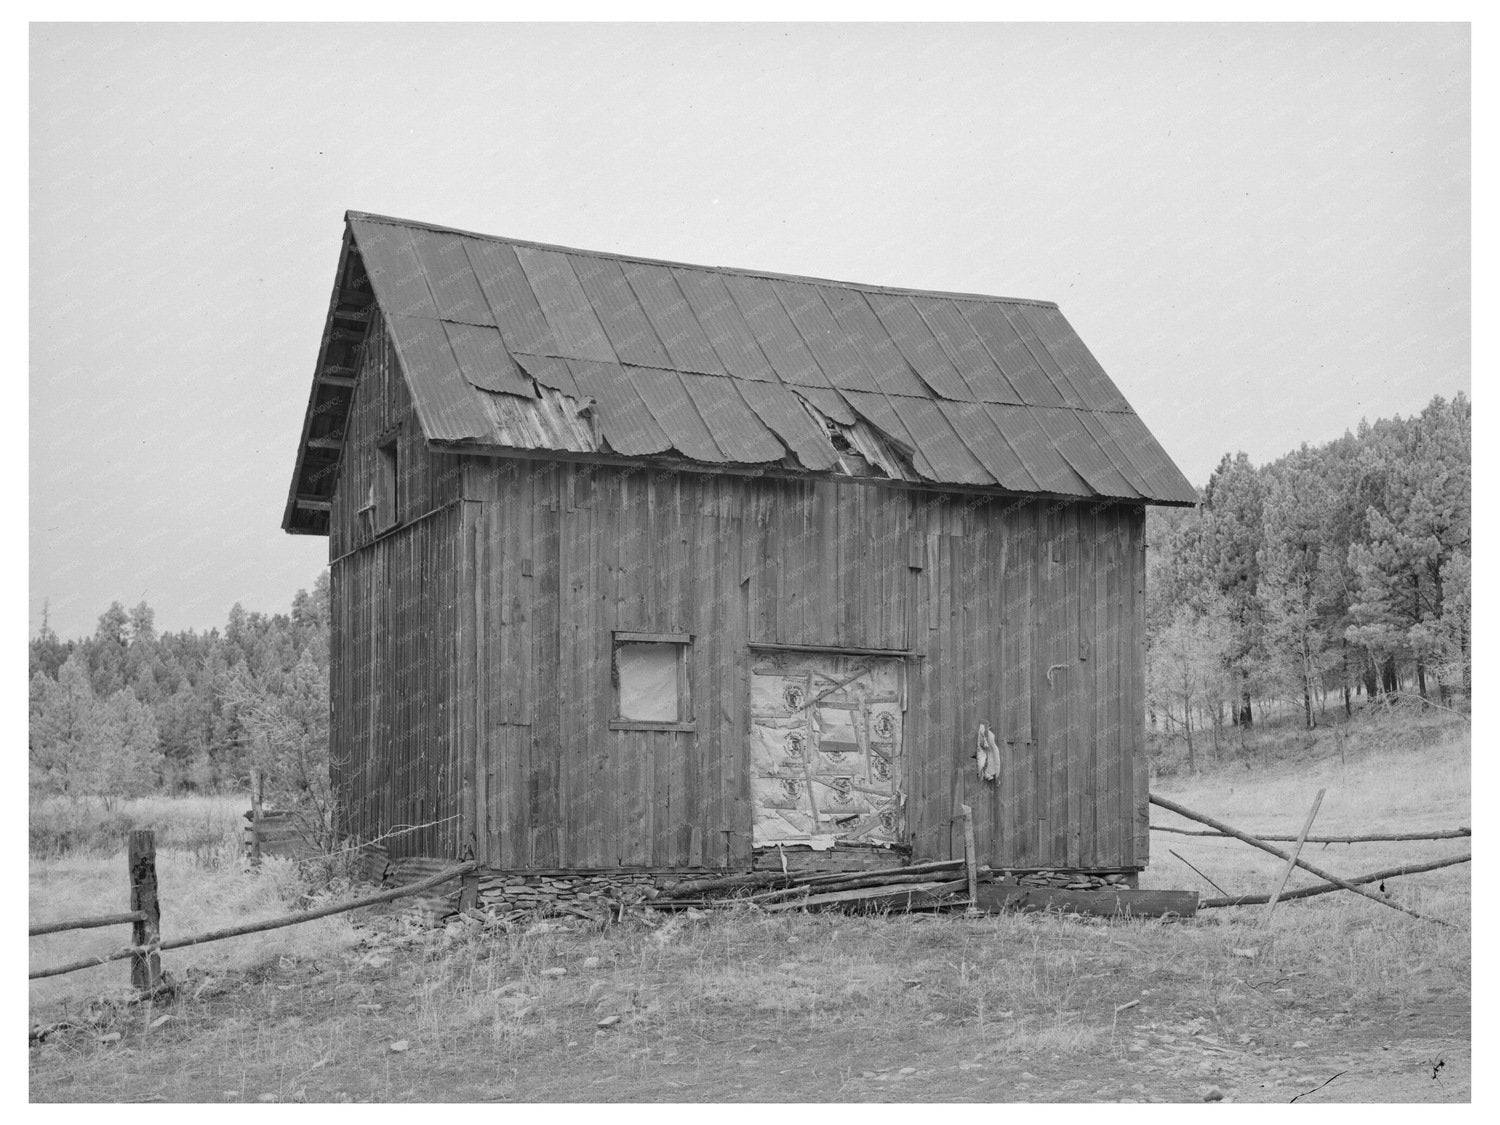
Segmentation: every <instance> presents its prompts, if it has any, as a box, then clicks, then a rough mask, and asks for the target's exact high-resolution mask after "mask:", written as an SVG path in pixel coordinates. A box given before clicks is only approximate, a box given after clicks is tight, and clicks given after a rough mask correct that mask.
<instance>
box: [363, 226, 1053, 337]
mask: <svg viewBox="0 0 1500 1125" xmlns="http://www.w3.org/2000/svg"><path fill="white" fill-rule="evenodd" d="M355 221H359V222H370V223H382V224H385V225H387V226H399V227H413V228H416V229H418V230H426V231H432V232H434V233H437V234H456V235H459V236H461V237H463V238H477V239H480V240H481V241H484V242H503V243H505V244H507V245H509V246H526V247H529V248H532V249H535V250H554V251H557V252H558V253H562V254H581V255H583V256H584V257H588V258H604V259H608V260H609V261H615V262H638V263H640V264H641V265H646V266H668V267H671V268H674V269H687V270H702V271H703V272H705V273H716V274H730V275H733V276H735V277H760V278H765V279H767V280H769V281H792V282H802V283H803V284H807V285H832V286H834V287H836V288H839V289H853V290H857V291H859V292H862V293H895V294H900V295H903V296H910V297H940V298H943V299H944V300H956V301H982V302H986V303H989V304H1004V305H1030V306H1033V307H1036V308H1043V309H1058V304H1057V302H1056V301H1043V300H1040V299H1037V298H1033V297H999V296H995V295H993V294H989V293H949V292H946V291H944V290H940V289H912V288H908V287H905V286H899V285H875V284H873V283H870V282H863V281H839V280H837V279H835V278H830V277H810V276H807V275H804V274H794V273H774V272H772V271H770V270H760V269H739V268H737V267H734V266H705V265H703V264H701V263H698V262H674V261H670V260H668V259H666V258H644V257H641V256H640V255H639V254H622V253H614V252H611V251H608V250H585V249H582V248H580V247H577V246H560V245H557V244H556V243H550V242H533V241H532V240H530V239H525V238H509V237H507V236H505V235H499V234H483V233H481V232H479V231H472V230H460V229H459V228H458V227H445V226H440V225H438V224H437V223H425V222H422V221H420V220H417V219H401V218H397V217H395V216H393V215H376V214H373V213H371V212H369V211H345V212H344V222H345V223H352V222H355ZM1058 311H1059V312H1060V311H1061V309H1058Z"/></svg>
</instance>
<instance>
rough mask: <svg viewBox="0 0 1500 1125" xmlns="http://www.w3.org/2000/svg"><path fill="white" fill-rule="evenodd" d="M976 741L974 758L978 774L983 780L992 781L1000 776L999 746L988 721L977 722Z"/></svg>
mask: <svg viewBox="0 0 1500 1125" xmlns="http://www.w3.org/2000/svg"><path fill="white" fill-rule="evenodd" d="M978 743H979V745H978V748H977V749H976V750H975V751H974V760H975V761H976V762H977V763H978V764H979V776H980V777H981V778H983V779H984V780H985V781H994V780H995V779H996V778H997V777H999V776H1000V746H999V744H998V743H997V742H996V741H995V732H994V731H992V730H990V728H989V724H988V723H980V724H979V739H978Z"/></svg>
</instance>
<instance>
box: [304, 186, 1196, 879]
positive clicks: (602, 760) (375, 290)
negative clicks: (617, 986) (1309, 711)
mask: <svg viewBox="0 0 1500 1125" xmlns="http://www.w3.org/2000/svg"><path fill="white" fill-rule="evenodd" d="M1193 501H1194V493H1193V490H1192V488H1191V487H1190V485H1189V484H1188V482H1187V481H1186V480H1185V479H1184V478H1183V476H1182V474H1181V473H1180V472H1179V471H1178V470H1177V468H1176V467H1175V466H1174V465H1173V464H1172V462H1171V460H1170V459H1169V458H1168V457H1167V455H1166V454H1165V453H1164V452H1163V450H1162V448H1161V446H1160V445H1159V444H1158V443H1157V442H1156V440H1155V439H1154V438H1153V437H1152V435H1151V434H1150V433H1149V432H1148V431H1147V429H1146V427H1145V426H1144V425H1143V424H1142V422H1141V421H1140V419H1139V418H1138V417H1137V416H1136V415H1135V414H1134V412H1133V411H1132V410H1131V408H1130V405H1129V403H1127V402H1126V401H1125V398H1124V397H1123V396H1122V395H1121V394H1120V392H1119V390H1118V389H1117V388H1116V387H1115V385H1114V384H1113V383H1112V382H1111V381H1110V379H1109V377H1108V376H1107V375H1106V374H1105V373H1104V371H1103V370H1102V369H1101V368H1100V366H1099V364H1098V363H1097V362H1096V361H1095V359H1094V357H1093V356H1092V355H1091V354H1090V353H1089V351H1088V349H1087V348H1085V347H1084V345H1083V343H1082V342H1081V341H1080V340H1079V338H1078V336H1077V335H1076V334H1075V333H1074V331H1073V329H1072V328H1071V327H1070V326H1069V324H1068V322H1067V321H1066V320H1064V319H1063V316H1062V314H1061V313H1060V312H1059V311H1058V309H1057V306H1056V305H1054V304H1052V303H1050V302H1046V301H1030V300H1012V299H1006V298H998V297H984V296H975V295H971V294H957V293H935V292H919V291H914V290H906V289H894V288H889V287H885V286H875V285H859V284H852V283H847V282H836V281H824V280H818V279H813V278H803V277H788V276H781V275H775V274H768V273H761V272H756V271H753V270H731V269H719V268H708V267H703V266H691V265H680V264H676V263H669V262H661V261H653V260H649V259H643V258H633V257H628V256H625V255H621V254H605V253H596V252H591V251H583V250H570V249H565V248H562V247H554V246H543V245H538V244H535V243H529V242H521V241H517V240H515V239H509V238H495V237H489V236H484V235H477V234H469V233H465V232H461V231H455V230H448V229H444V228H441V227H434V226H430V225H427V224H424V223H416V222H408V221H405V220H400V219H391V218H385V217H381V216H377V215H367V214H362V213H357V212H351V213H349V214H348V215H347V216H346V226H345V231H344V238H343V247H342V251H341V253H340V255H339V261H338V269H337V273H336V276H335V280H334V287H333V295H332V298H331V300H330V303H329V311H328V319H327V325H326V328H325V330H324V333H323V340H322V345H321V348H320V350H319V354H318V360H317V367H316V370H315V373H314V376H313V384H312V394H311V396H310V398H309V400H308V406H307V415H306V420H305V421H304V423H303V428H302V436H301V441H300V444H299V447H298V452H297V463H296V469H295V471H294V473H293V479H292V486H291V493H290V496H289V497H288V499H287V505H286V514H285V518H284V521H283V527H284V528H285V529H286V530H287V531H289V532H292V533H295V534H311V535H327V536H328V537H329V560H330V565H331V569H332V597H333V633H332V712H333V715H332V720H333V721H332V758H333V763H334V764H333V769H334V773H335V780H336V783H337V789H338V792H339V793H340V794H341V796H342V802H343V815H344V818H345V824H344V826H345V828H346V830H347V832H348V834H349V835H350V836H351V837H353V838H354V839H356V840H373V839H381V840H383V842H384V844H385V846H386V847H388V849H389V851H390V854H391V855H393V856H397V857H399V856H412V857H435V858H448V859H451V858H455V857H466V856H469V855H472V856H473V857H475V858H477V859H479V860H481V861H482V862H483V863H484V864H486V865H487V866H488V867H489V868H491V869H492V870H494V871H497V872H505V873H531V874H533V875H537V876H541V875H546V876H556V877H563V876H578V877H581V876H595V877H597V876H605V877H608V876H611V875H624V876H632V877H648V876H651V875H655V874H663V873H668V872H670V873H683V872H692V871H723V870H726V869H728V870H752V869H754V868H757V867H763V866H767V865H773V864H774V865H779V864H781V863H782V862H783V861H786V862H792V863H796V864H798V865H799V866H802V867H807V866H811V867H829V868H832V869H840V868H860V867H865V866H880V865H894V864H897V863H900V862H909V861H910V862H915V861H920V860H924V859H949V858H955V857H961V856H962V854H963V851H962V848H963V844H962V830H961V827H960V826H959V824H958V823H957V822H956V819H955V818H956V816H957V810H958V808H959V805H960V804H968V805H970V806H972V808H973V810H974V827H975V833H976V839H977V846H978V852H979V856H980V858H981V860H983V861H984V862H988V863H989V864H991V865H992V866H994V867H996V868H1007V869H1011V870H1016V871H1026V870H1048V871H1063V872H1093V873H1102V872H1108V873H1117V874H1118V873H1126V874H1129V873H1134V872H1137V871H1139V870H1140V869H1141V868H1142V867H1144V866H1145V863H1146V858H1147V809H1146V763H1145V761H1144V758H1143V754H1142V735H1143V730H1142V728H1143V655H1144V626H1143V613H1142V611H1143V583H1144V574H1145V567H1144V558H1145V541H1144V536H1143V529H1144V523H1145V505H1147V504H1189V503H1192V502H1193ZM981 724H984V725H985V726H986V727H987V728H988V730H989V732H990V733H991V734H992V736H993V741H992V742H990V741H989V740H985V739H981V738H980V737H979V729H980V725H981ZM981 747H982V748H983V752H982V753H979V752H978V751H979V748H981Z"/></svg>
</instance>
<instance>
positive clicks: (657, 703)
mask: <svg viewBox="0 0 1500 1125" xmlns="http://www.w3.org/2000/svg"><path fill="white" fill-rule="evenodd" d="M680 652H681V646H680V645H674V644H629V645H621V646H620V647H619V649H618V650H617V651H616V653H615V667H616V669H617V670H618V671H619V674H620V718H622V719H637V720H640V721H643V722H650V723H675V722H676V721H677V720H678V719H679V718H680V717H681V715H680V712H679V710H678V699H677V664H678V660H679V653H680Z"/></svg>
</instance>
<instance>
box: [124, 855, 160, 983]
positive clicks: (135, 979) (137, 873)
mask: <svg viewBox="0 0 1500 1125" xmlns="http://www.w3.org/2000/svg"><path fill="white" fill-rule="evenodd" d="M126 841H127V843H126V855H127V858H128V860H129V862H130V909H131V910H139V911H140V912H141V913H142V914H144V915H145V917H144V918H142V919H141V920H140V921H138V922H135V923H134V924H133V925H132V927H131V944H133V945H134V946H135V947H136V950H137V952H134V953H132V954H131V955H130V983H131V984H133V985H134V986H135V987H136V988H138V989H140V990H141V991H142V992H151V991H154V990H155V988H156V986H157V984H159V983H160V981H161V954H160V953H157V952H156V951H155V948H154V947H155V946H157V945H160V944H161V903H160V902H159V901H158V899H157V896H156V833H155V832H153V831H152V830H151V829H149V828H147V829H143V830H140V831H136V832H131V833H130V834H129V836H128V837H126ZM147 949H150V952H141V951H142V950H147Z"/></svg>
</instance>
